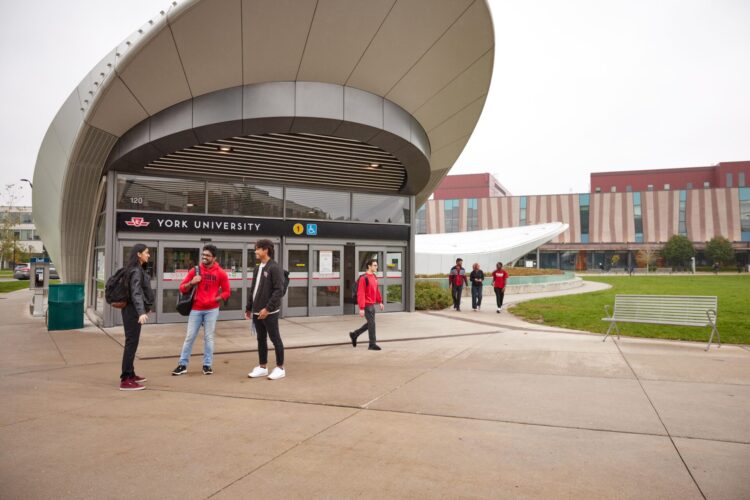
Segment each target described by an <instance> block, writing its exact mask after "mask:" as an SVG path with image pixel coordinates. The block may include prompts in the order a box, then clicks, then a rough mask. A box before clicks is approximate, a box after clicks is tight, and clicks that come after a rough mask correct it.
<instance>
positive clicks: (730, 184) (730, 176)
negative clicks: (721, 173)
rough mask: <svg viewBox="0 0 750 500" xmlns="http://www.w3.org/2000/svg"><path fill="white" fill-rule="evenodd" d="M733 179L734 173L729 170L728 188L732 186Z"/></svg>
mask: <svg viewBox="0 0 750 500" xmlns="http://www.w3.org/2000/svg"><path fill="white" fill-rule="evenodd" d="M733 180H734V179H732V173H731V172H727V187H728V188H730V187H732V181H733Z"/></svg>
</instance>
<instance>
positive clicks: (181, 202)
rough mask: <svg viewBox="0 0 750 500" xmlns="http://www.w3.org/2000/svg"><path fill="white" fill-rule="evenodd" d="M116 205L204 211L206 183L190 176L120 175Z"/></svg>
mask: <svg viewBox="0 0 750 500" xmlns="http://www.w3.org/2000/svg"><path fill="white" fill-rule="evenodd" d="M117 208H118V209H120V210H123V209H124V210H139V211H140V210H151V211H155V212H183V213H190V214H204V213H206V183H205V182H203V181H193V180H187V179H165V178H160V177H142V176H135V175H119V176H118V177H117Z"/></svg>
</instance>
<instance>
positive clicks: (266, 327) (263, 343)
mask: <svg viewBox="0 0 750 500" xmlns="http://www.w3.org/2000/svg"><path fill="white" fill-rule="evenodd" d="M253 323H254V324H255V333H257V334H258V357H259V358H260V364H261V365H265V364H266V363H268V337H271V342H272V343H273V350H274V353H276V366H284V343H283V342H282V341H281V333H279V313H276V314H269V315H268V316H266V319H258V316H256V315H253Z"/></svg>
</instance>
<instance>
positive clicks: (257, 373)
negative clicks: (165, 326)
mask: <svg viewBox="0 0 750 500" xmlns="http://www.w3.org/2000/svg"><path fill="white" fill-rule="evenodd" d="M266 375H268V368H263V367H260V366H256V367H255V368H253V371H251V372H250V373H248V374H247V376H248V377H250V378H258V377H265V376H266Z"/></svg>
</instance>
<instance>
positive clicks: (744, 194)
mask: <svg viewBox="0 0 750 500" xmlns="http://www.w3.org/2000/svg"><path fill="white" fill-rule="evenodd" d="M740 230H741V231H742V241H750V187H743V188H740Z"/></svg>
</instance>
